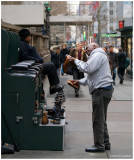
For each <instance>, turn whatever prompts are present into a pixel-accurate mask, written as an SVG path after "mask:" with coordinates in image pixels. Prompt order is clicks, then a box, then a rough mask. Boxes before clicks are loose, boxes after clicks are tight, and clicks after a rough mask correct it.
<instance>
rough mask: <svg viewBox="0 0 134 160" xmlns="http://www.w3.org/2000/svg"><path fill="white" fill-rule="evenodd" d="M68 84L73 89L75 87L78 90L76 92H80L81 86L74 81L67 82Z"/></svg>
mask: <svg viewBox="0 0 134 160" xmlns="http://www.w3.org/2000/svg"><path fill="white" fill-rule="evenodd" d="M67 84H68V85H70V86H71V87H73V88H74V89H76V90H79V88H80V86H79V85H77V84H74V81H73V80H68V81H67Z"/></svg>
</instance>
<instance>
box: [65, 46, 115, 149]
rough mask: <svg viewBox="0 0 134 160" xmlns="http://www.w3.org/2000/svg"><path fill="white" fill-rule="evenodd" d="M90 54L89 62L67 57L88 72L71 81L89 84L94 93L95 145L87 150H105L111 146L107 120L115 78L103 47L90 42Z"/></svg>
mask: <svg viewBox="0 0 134 160" xmlns="http://www.w3.org/2000/svg"><path fill="white" fill-rule="evenodd" d="M88 55H89V57H88V60H87V62H83V61H81V60H78V59H75V58H74V57H71V56H68V57H67V58H68V59H69V61H71V62H74V63H75V65H76V66H77V68H78V69H79V70H80V71H82V72H85V73H87V77H86V78H83V79H80V80H72V81H71V83H72V84H73V85H74V86H75V87H76V86H79V85H88V87H89V92H90V94H91V95H92V110H93V112H92V123H93V125H92V126H93V135H94V145H93V146H92V147H91V148H86V149H85V151H86V152H104V151H105V150H110V148H111V145H110V141H109V134H108V129H107V122H106V121H107V109H108V104H109V102H110V100H111V97H112V93H113V86H112V82H113V80H112V76H111V73H110V66H109V62H108V56H107V54H106V53H105V52H104V50H103V49H102V48H99V46H98V44H96V43H91V44H89V46H88ZM68 82H69V81H68ZM73 85H72V86H73Z"/></svg>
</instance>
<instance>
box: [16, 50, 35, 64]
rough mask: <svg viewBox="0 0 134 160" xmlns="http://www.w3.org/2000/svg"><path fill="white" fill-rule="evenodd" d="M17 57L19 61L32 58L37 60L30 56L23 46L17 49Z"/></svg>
mask: <svg viewBox="0 0 134 160" xmlns="http://www.w3.org/2000/svg"><path fill="white" fill-rule="evenodd" d="M19 59H20V61H25V60H34V61H36V62H38V59H36V58H35V57H32V56H30V55H29V53H28V51H27V50H26V48H24V47H21V48H20V50H19Z"/></svg>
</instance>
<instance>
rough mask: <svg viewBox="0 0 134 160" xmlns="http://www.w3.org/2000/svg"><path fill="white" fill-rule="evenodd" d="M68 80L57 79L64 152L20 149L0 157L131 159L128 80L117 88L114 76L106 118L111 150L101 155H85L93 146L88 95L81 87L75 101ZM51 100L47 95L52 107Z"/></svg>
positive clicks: (129, 89)
mask: <svg viewBox="0 0 134 160" xmlns="http://www.w3.org/2000/svg"><path fill="white" fill-rule="evenodd" d="M69 79H72V76H66V75H64V76H61V84H63V85H64V92H65V95H66V102H65V103H64V105H65V106H66V108H65V109H66V122H68V124H66V126H65V144H64V146H65V149H64V151H43V150H42V151H41V150H40V151H37V150H21V151H20V152H15V154H9V155H2V157H1V158H17V159H20V158H29V159H30V158H35V159H37V158H42V159H50V158H51V159H57V158H61V159H64V158H68V159H75V158H79V159H96V158H105V159H107V158H116V159H117V158H120V159H124V158H127V159H130V158H132V141H133V138H132V135H133V133H132V99H133V95H132V87H133V86H132V85H133V84H132V80H130V79H128V78H127V77H125V80H124V84H122V85H121V84H119V79H118V77H117V78H116V85H115V86H114V93H113V97H112V100H111V103H110V104H109V108H108V117H107V123H108V129H109V135H110V141H111V150H110V151H105V152H104V153H87V152H85V148H86V147H91V146H92V145H93V132H92V101H91V96H90V95H89V93H88V88H87V86H81V89H80V95H79V98H76V97H75V96H74V90H73V88H71V87H70V86H68V85H67V84H66V82H67V80H69ZM53 97H54V95H53V96H50V95H49V94H48V95H47V104H48V105H53V103H52V102H53ZM38 136H39V135H38ZM44 136H45V134H44ZM49 138H51V137H49ZM43 143H45V142H43Z"/></svg>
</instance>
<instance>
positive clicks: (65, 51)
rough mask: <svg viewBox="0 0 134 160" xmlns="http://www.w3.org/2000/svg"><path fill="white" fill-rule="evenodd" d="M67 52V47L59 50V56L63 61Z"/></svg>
mask: <svg viewBox="0 0 134 160" xmlns="http://www.w3.org/2000/svg"><path fill="white" fill-rule="evenodd" d="M69 52H70V51H69V50H68V49H67V48H66V49H62V50H61V52H60V53H61V56H62V60H63V63H64V62H65V60H66V55H67V54H69Z"/></svg>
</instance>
